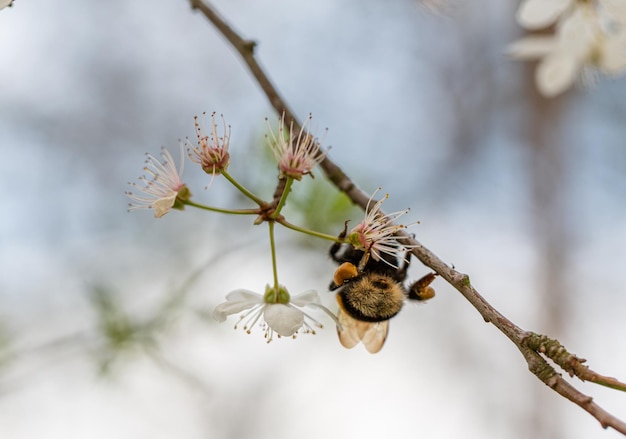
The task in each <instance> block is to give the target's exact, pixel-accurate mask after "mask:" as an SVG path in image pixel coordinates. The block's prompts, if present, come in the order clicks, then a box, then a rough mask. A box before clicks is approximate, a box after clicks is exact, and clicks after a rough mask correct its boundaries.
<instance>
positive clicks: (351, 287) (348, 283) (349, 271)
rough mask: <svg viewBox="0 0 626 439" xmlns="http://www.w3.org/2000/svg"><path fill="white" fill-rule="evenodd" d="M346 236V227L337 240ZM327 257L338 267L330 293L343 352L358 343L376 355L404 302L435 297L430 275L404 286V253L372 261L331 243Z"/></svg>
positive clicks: (350, 248)
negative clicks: (334, 301)
mask: <svg viewBox="0 0 626 439" xmlns="http://www.w3.org/2000/svg"><path fill="white" fill-rule="evenodd" d="M346 233H347V225H346V227H345V228H344V230H343V232H341V234H340V235H339V238H340V239H343V238H345V236H346ZM330 256H331V258H332V259H333V260H334V261H335V262H337V263H338V264H340V265H339V267H338V268H337V270H336V271H335V274H334V276H333V281H332V282H331V284H330V290H331V291H337V302H338V303H339V314H338V316H337V319H338V321H339V326H338V327H337V333H338V335H339V341H340V342H341V344H342V345H343V346H344V347H346V348H352V347H354V346H356V345H357V344H358V343H359V342H362V343H363V344H364V345H365V348H366V349H367V350H368V351H369V352H371V353H376V352H378V351H379V350H380V349H382V346H383V344H384V342H385V340H386V338H387V333H388V331H389V319H391V318H392V317H394V316H395V315H397V314H398V313H399V312H400V310H401V309H402V306H403V305H404V302H405V301H406V299H412V300H427V299H430V298H432V297H433V296H434V295H435V292H434V290H433V289H432V288H431V287H429V284H430V283H431V282H432V281H433V280H434V278H435V274H434V273H430V274H427V275H426V276H424V277H422V278H421V279H419V280H418V281H416V282H413V283H411V284H409V286H408V287H407V286H405V285H404V281H405V280H406V277H407V271H408V268H409V264H410V258H411V254H410V252H408V251H407V252H406V253H405V255H404V257H403V258H401V259H400V260H398V259H399V258H398V257H395V256H393V254H388V253H383V254H381V255H380V256H379V258H378V259H376V258H374V257H373V256H372V255H371V254H369V253H367V252H364V251H362V250H357V249H355V248H354V247H353V246H352V245H351V244H341V243H335V244H333V246H332V247H331V248H330Z"/></svg>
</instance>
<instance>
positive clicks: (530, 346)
mask: <svg viewBox="0 0 626 439" xmlns="http://www.w3.org/2000/svg"><path fill="white" fill-rule="evenodd" d="M190 1H191V7H192V8H193V9H198V10H199V11H200V12H202V13H203V14H204V16H205V17H206V18H207V19H208V20H209V21H210V22H211V23H212V24H213V25H214V26H215V28H216V29H217V30H218V31H219V32H220V33H222V35H223V36H224V37H225V38H226V39H227V40H228V42H229V43H230V44H231V45H232V46H233V48H234V49H235V50H236V51H237V52H238V53H239V54H240V55H241V57H242V58H243V60H244V62H245V64H246V66H247V67H248V69H249V70H250V72H251V73H252V76H253V77H254V79H255V81H256V82H257V83H258V84H259V86H260V87H261V89H262V90H263V92H264V93H265V95H266V96H267V98H268V100H269V101H270V103H271V105H272V106H273V107H274V109H275V110H276V111H277V112H278V114H283V113H284V114H285V118H286V119H287V120H293V121H294V128H295V129H296V130H300V126H301V125H300V123H299V122H298V120H297V118H296V117H295V115H294V113H293V112H292V111H291V110H290V109H289V107H288V106H287V104H286V103H285V100H284V99H283V98H282V97H281V96H280V94H279V93H278V91H277V90H276V88H275V87H274V86H273V84H272V83H271V81H270V80H269V78H268V76H267V75H266V74H265V72H264V71H263V69H262V68H261V67H260V65H259V64H258V62H257V60H256V58H255V57H254V46H255V44H254V43H253V42H251V41H248V40H244V39H243V38H241V37H240V36H239V35H238V34H237V33H236V32H235V31H234V30H233V29H232V28H231V27H230V26H229V25H228V24H227V23H226V22H225V21H224V20H223V19H222V18H221V17H220V16H219V15H218V14H217V13H216V12H215V10H214V8H213V7H212V6H210V5H209V4H208V3H207V2H206V1H202V0H190ZM320 166H321V168H322V169H323V171H324V173H325V175H326V178H328V179H329V180H330V181H331V182H332V183H333V184H334V185H335V186H336V187H337V189H339V190H340V191H342V192H344V193H345V194H346V195H347V196H348V197H349V198H350V199H351V200H352V202H353V203H355V204H357V205H358V206H360V207H361V208H363V209H365V208H366V206H367V202H368V200H369V196H368V195H367V194H366V193H365V192H363V191H362V190H361V189H359V188H358V187H357V186H356V184H355V183H354V182H353V181H352V180H351V179H350V178H349V177H348V176H347V175H346V174H345V173H344V172H343V171H342V170H341V168H340V167H339V166H337V165H336V164H335V163H334V162H333V161H332V160H331V159H329V158H328V156H326V158H325V159H324V160H323V161H322V162H321V164H320ZM403 239H404V242H405V243H406V244H410V245H412V246H413V250H412V252H413V254H414V255H415V256H416V257H417V258H418V259H419V260H420V261H421V262H422V263H423V264H424V265H426V266H427V267H429V268H431V269H432V270H434V271H435V272H436V273H437V274H439V275H440V276H441V277H442V278H443V279H445V280H446V281H447V282H448V283H449V284H450V285H452V286H453V287H454V288H455V289H456V290H457V291H459V292H460V293H461V294H462V295H463V297H465V299H466V300H467V301H468V302H470V303H471V304H472V306H473V307H474V308H475V309H476V310H477V311H478V313H479V314H480V315H481V316H482V318H483V319H484V320H485V322H487V323H491V324H493V325H494V326H495V327H496V328H497V329H498V330H499V331H500V332H502V333H503V334H504V335H506V336H507V337H508V338H509V340H511V341H512V342H513V343H514V344H515V346H517V348H518V349H519V350H520V352H521V353H522V355H523V356H524V358H525V360H526V363H527V364H528V368H529V370H530V371H531V372H532V373H533V374H534V375H535V376H536V377H537V378H539V379H540V380H541V381H542V382H543V383H544V384H546V385H547V386H548V387H550V388H551V389H552V390H554V391H555V392H557V393H558V394H559V395H561V396H563V397H565V398H567V399H568V400H570V401H572V402H573V403H575V404H577V405H579V406H580V407H581V408H582V409H583V410H585V411H587V412H588V413H590V414H591V415H592V416H593V417H594V418H596V419H597V420H598V421H599V422H600V424H601V425H602V427H604V428H607V427H611V428H614V429H615V430H616V431H619V432H620V433H622V434H624V435H626V423H624V422H623V421H621V420H620V419H618V418H616V417H614V416H613V415H611V414H610V413H608V412H607V411H605V410H604V409H602V408H601V407H600V406H598V405H597V404H595V403H594V402H593V401H592V398H591V397H590V396H587V395H585V394H583V393H582V392H580V391H578V390H577V389H576V388H575V387H574V386H572V385H571V384H570V383H568V382H567V381H566V380H564V379H563V377H562V376H561V375H560V374H559V373H557V371H556V370H555V369H554V367H553V366H551V365H550V364H549V363H548V362H547V361H546V359H545V358H544V355H545V357H547V358H550V359H552V360H553V361H554V362H555V363H556V364H557V365H559V367H561V368H563V370H564V371H566V372H567V373H568V374H570V375H573V376H574V375H575V376H577V377H579V378H580V379H581V380H586V381H591V382H595V383H598V384H602V385H606V386H609V387H613V388H616V389H620V390H624V386H625V385H624V384H623V383H621V382H619V381H617V380H616V379H614V378H609V377H604V376H602V375H599V374H597V373H595V372H593V371H591V370H589V369H588V368H587V367H586V366H583V365H582V363H583V362H584V360H581V359H579V358H578V357H576V356H573V355H571V354H569V353H567V351H566V350H565V348H563V347H562V346H561V345H560V344H559V343H558V342H557V341H554V340H551V339H549V338H548V337H545V336H541V335H538V334H534V333H532V332H527V331H525V330H523V329H521V328H520V327H518V326H517V325H515V324H514V323H513V322H511V321H510V320H509V319H507V318H506V317H505V316H504V315H502V314H501V313H500V312H499V311H498V310H496V309H495V308H494V307H493V306H491V305H490V304H489V302H487V301H486V300H485V299H484V298H483V297H482V296H481V295H480V294H479V293H478V291H476V289H475V288H474V287H473V286H472V284H471V282H470V278H469V276H468V275H466V274H463V273H460V272H458V271H456V270H455V269H454V268H452V267H450V266H448V265H447V264H446V263H445V262H443V261H442V260H441V259H440V258H439V257H438V256H437V255H435V254H434V253H433V252H432V251H430V250H429V249H428V248H426V247H424V246H423V245H422V244H421V243H419V242H418V241H417V240H415V238H413V237H411V236H409V235H406V234H405V235H403Z"/></svg>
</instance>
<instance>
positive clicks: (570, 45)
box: [509, 0, 626, 97]
mask: <svg viewBox="0 0 626 439" xmlns="http://www.w3.org/2000/svg"><path fill="white" fill-rule="evenodd" d="M517 18H518V21H519V23H520V24H521V25H522V26H524V27H526V28H528V29H531V30H532V29H538V28H541V27H545V26H547V25H551V24H553V23H556V30H555V33H554V34H553V35H544V34H542V35H530V36H528V37H525V38H522V39H521V40H518V41H516V42H515V43H513V44H512V45H511V46H510V47H509V54H510V55H511V56H513V57H515V58H526V59H539V64H538V66H537V70H536V72H535V81H536V83H537V87H538V88H539V91H540V92H541V93H542V94H543V95H544V96H547V97H552V96H556V95H558V94H560V93H562V92H564V91H565V90H567V89H568V88H569V87H571V86H572V84H574V83H575V82H576V80H577V79H578V78H580V77H581V75H582V74H583V72H584V71H585V70H592V71H597V72H600V73H603V74H606V75H610V76H617V75H619V74H621V73H623V72H624V71H626V1H624V0H596V1H588V0H587V1H583V0H526V1H524V2H523V3H522V4H521V6H520V9H519V11H518V17H517Z"/></svg>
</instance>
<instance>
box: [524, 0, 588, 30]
mask: <svg viewBox="0 0 626 439" xmlns="http://www.w3.org/2000/svg"><path fill="white" fill-rule="evenodd" d="M575 3H576V0H524V1H523V2H522V3H521V4H520V7H519V9H518V10H517V14H516V19H517V22H518V23H519V24H520V26H522V27H524V28H526V29H529V30H533V29H542V28H544V27H547V26H550V25H551V24H554V22H555V21H556V20H557V19H558V18H559V17H561V16H562V15H563V14H565V12H566V11H567V10H568V9H569V8H571V7H572V6H573V5H574V4H575Z"/></svg>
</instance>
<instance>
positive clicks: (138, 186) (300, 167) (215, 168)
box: [126, 113, 408, 342]
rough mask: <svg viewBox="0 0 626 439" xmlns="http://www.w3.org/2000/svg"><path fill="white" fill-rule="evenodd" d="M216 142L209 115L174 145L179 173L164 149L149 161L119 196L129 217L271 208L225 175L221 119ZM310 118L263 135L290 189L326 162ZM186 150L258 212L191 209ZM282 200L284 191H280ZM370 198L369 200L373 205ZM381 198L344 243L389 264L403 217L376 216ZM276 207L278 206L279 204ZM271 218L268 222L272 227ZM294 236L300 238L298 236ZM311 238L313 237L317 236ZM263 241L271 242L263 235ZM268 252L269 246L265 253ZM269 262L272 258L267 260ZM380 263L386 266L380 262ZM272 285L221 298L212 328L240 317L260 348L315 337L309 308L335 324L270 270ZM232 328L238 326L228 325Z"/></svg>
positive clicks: (397, 249) (311, 295) (399, 253)
mask: <svg viewBox="0 0 626 439" xmlns="http://www.w3.org/2000/svg"><path fill="white" fill-rule="evenodd" d="M222 122H223V123H222V125H223V128H222V131H223V134H222V135H221V136H220V135H219V134H218V127H217V124H216V122H215V113H213V114H212V115H211V127H210V129H208V130H207V129H205V128H204V126H203V125H201V123H200V122H199V121H198V117H195V118H194V128H195V132H196V139H195V140H194V141H191V140H190V139H188V138H187V139H185V141H184V142H183V141H181V142H180V150H181V159H180V165H179V167H177V166H176V163H175V161H174V159H173V157H172V155H171V154H170V152H169V151H168V150H167V149H165V148H163V149H162V151H161V155H160V159H159V158H157V157H155V156H152V155H148V156H147V160H146V163H145V166H144V168H143V170H144V175H142V176H141V177H139V179H138V182H134V183H129V185H130V186H131V188H132V189H131V191H128V192H126V195H127V196H128V197H129V198H130V199H131V201H132V202H131V203H130V204H129V210H136V209H152V210H153V211H154V216H155V217H156V218H161V217H163V216H164V215H165V214H167V213H168V212H170V211H171V210H172V209H179V210H182V209H183V208H184V207H185V206H192V207H198V208H201V209H207V210H211V211H216V212H221V213H237V214H241V213H248V214H261V213H262V210H263V209H264V208H266V207H267V206H268V205H270V203H266V202H264V201H262V200H261V199H260V198H258V197H256V196H255V195H254V194H252V193H251V192H250V191H248V190H247V189H245V188H244V187H243V186H241V185H240V184H239V183H238V182H237V181H236V179H234V178H233V177H232V176H231V175H230V174H229V172H228V168H229V165H230V164H231V161H230V153H229V146H230V137H231V129H230V126H227V125H226V122H225V121H224V118H223V117H222ZM310 122H311V116H310V115H309V118H308V119H307V121H306V123H305V124H304V126H303V127H302V128H301V129H300V131H299V132H298V133H296V132H295V131H294V126H293V122H292V123H291V124H290V126H289V129H287V128H286V126H285V121H284V116H283V117H281V119H280V120H279V125H278V133H274V131H273V130H272V128H271V127H270V128H269V135H268V136H266V140H267V142H268V144H269V146H270V148H271V149H272V151H273V153H274V155H275V157H276V160H277V162H278V170H279V178H281V179H286V180H289V181H299V180H301V179H302V177H303V176H304V175H310V176H311V177H313V174H312V172H313V168H314V167H315V166H317V165H318V164H319V163H320V162H321V161H322V160H323V159H324V157H325V152H323V151H321V150H320V147H319V142H318V141H317V139H316V138H315V136H314V135H312V134H311V132H310V129H309V128H310ZM185 149H186V150H187V155H188V157H189V159H190V160H191V161H192V162H193V163H196V164H199V165H200V167H201V168H202V169H203V170H204V171H205V172H206V173H207V174H209V175H211V179H213V178H215V177H216V176H219V175H223V176H224V177H225V178H227V179H228V180H229V181H230V182H231V183H232V184H233V185H235V186H236V187H237V188H238V189H239V190H241V191H242V192H243V193H244V195H246V196H248V198H250V199H251V200H252V201H254V202H255V203H257V204H258V205H259V208H258V209H245V210H239V211H237V210H229V209H221V208H220V209H218V208H214V207H209V206H204V205H202V204H199V203H196V202H192V201H191V197H192V194H191V191H190V190H189V188H188V187H187V185H186V184H185V183H184V182H183V179H182V172H183V161H184V154H183V152H184V150H185ZM285 192H286V194H287V195H288V193H289V191H288V190H286V191H285ZM375 194H376V193H374V195H373V196H372V199H373V197H374V196H375ZM386 198H387V196H385V197H384V198H383V199H381V200H380V201H378V202H376V203H375V204H374V205H373V206H372V207H371V208H370V204H371V201H372V200H371V199H370V202H369V203H368V206H367V209H366V213H365V217H364V218H363V220H362V221H360V222H359V223H358V224H357V225H356V226H355V227H353V228H352V229H351V231H350V233H349V234H348V236H347V238H346V239H347V242H349V243H351V244H352V245H353V246H354V247H355V248H357V249H359V250H363V251H367V252H371V255H372V257H373V258H375V259H379V258H381V254H382V253H385V254H389V255H391V256H393V258H390V259H392V260H396V259H397V258H402V257H404V252H405V251H406V246H402V245H400V244H399V243H398V242H397V238H396V234H397V232H398V231H399V230H400V229H403V228H405V226H402V225H396V224H394V222H395V221H396V220H397V219H398V218H399V217H401V216H402V215H404V214H405V213H406V212H408V210H406V211H400V212H395V213H392V214H387V215H385V214H383V213H382V212H381V210H380V208H381V205H382V203H383V201H384V200H385V199H386ZM279 205H280V204H279ZM277 217H278V212H276V214H275V215H274V216H273V217H271V216H270V219H269V220H267V219H266V220H267V221H270V222H272V221H273V220H276V218H277ZM299 230H300V231H303V232H305V233H306V232H307V231H305V230H304V229H299ZM319 235H320V234H319V233H315V234H314V236H319ZM270 237H271V238H270V239H273V238H272V235H271V234H270ZM271 247H272V251H274V250H273V248H274V246H273V245H272V246H271ZM272 259H273V260H274V259H275V258H272ZM383 260H385V259H383ZM273 268H274V283H273V285H267V286H266V288H265V293H264V294H258V293H255V292H252V291H248V290H243V289H238V290H235V291H232V292H231V293H229V294H228V295H227V296H226V302H224V303H222V304H220V305H218V306H217V307H216V308H215V310H214V312H213V317H214V318H215V319H216V320H218V321H225V320H226V318H227V316H229V315H232V314H240V313H242V315H241V317H240V319H239V322H243V329H244V330H245V331H246V332H248V333H249V332H250V331H251V329H252V327H254V326H255V325H257V324H258V325H260V326H261V327H262V328H263V332H264V333H265V337H266V339H267V341H268V342H269V341H271V340H272V339H273V337H274V334H277V335H278V336H279V337H295V336H296V335H297V334H298V333H305V334H306V333H309V334H310V333H313V334H314V333H315V330H314V328H315V327H318V328H321V327H322V324H321V323H320V322H319V321H318V320H316V319H315V318H314V317H312V316H311V315H309V314H307V313H306V312H304V311H303V310H302V308H304V307H308V308H315V309H318V310H322V311H324V312H325V313H326V314H328V315H329V316H330V317H331V318H332V319H333V321H334V322H335V324H337V318H336V316H335V315H334V314H333V313H332V312H331V311H330V310H329V309H328V308H326V307H325V306H323V305H322V304H321V301H320V297H319V295H318V294H317V293H316V292H315V291H307V292H305V293H302V294H300V295H295V296H290V294H289V292H288V291H287V288H286V287H284V286H283V285H280V284H279V283H278V278H277V272H276V267H275V266H274V267H273ZM235 328H237V325H235Z"/></svg>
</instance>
